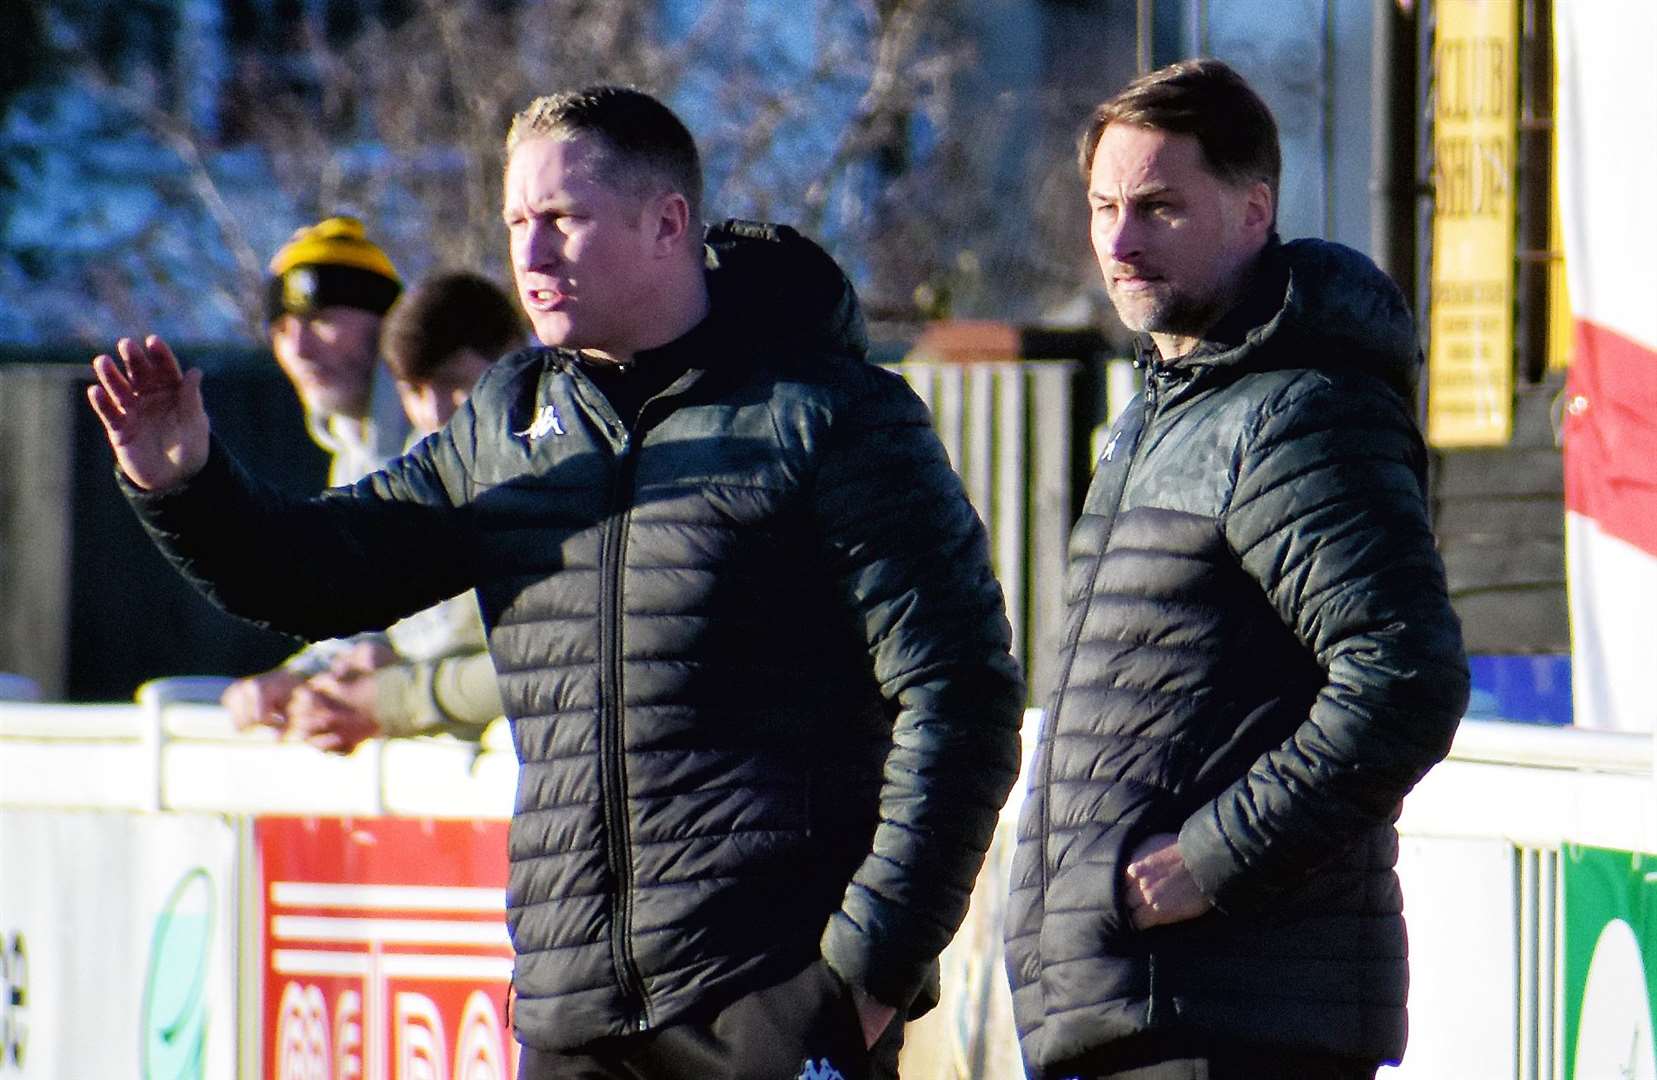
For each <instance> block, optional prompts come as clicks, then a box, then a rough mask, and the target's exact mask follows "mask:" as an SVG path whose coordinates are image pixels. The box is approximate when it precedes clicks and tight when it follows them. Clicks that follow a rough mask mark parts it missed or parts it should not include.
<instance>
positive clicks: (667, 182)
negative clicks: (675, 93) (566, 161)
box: [506, 86, 702, 222]
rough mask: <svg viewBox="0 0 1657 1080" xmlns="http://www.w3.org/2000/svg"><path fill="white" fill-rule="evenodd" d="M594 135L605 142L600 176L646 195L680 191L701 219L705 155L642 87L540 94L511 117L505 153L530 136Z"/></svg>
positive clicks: (692, 214) (695, 217) (564, 137)
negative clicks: (702, 154) (701, 154)
mask: <svg viewBox="0 0 1657 1080" xmlns="http://www.w3.org/2000/svg"><path fill="white" fill-rule="evenodd" d="M583 135H585V136H589V137H591V138H595V139H597V140H598V141H599V143H600V144H601V145H602V147H603V151H604V152H603V154H602V155H601V158H600V162H599V164H598V170H599V173H600V178H601V179H602V180H603V181H604V182H605V183H607V184H609V185H610V186H612V187H615V188H618V189H620V190H623V191H626V192H628V193H630V194H633V195H636V196H639V197H643V196H645V195H649V194H652V193H654V192H658V191H676V192H678V193H679V194H680V195H683V196H684V198H685V202H686V203H687V204H688V205H689V207H690V217H691V220H692V221H698V222H699V221H701V220H702V159H701V156H700V155H699V154H698V153H697V150H696V140H695V139H694V138H692V137H691V134H690V130H689V129H688V128H686V127H685V125H684V122H683V121H681V120H680V119H679V118H678V117H677V116H675V115H674V113H673V110H671V109H669V108H668V107H667V106H666V105H663V104H662V103H661V102H660V101H658V100H656V99H655V98H654V97H651V96H650V95H649V94H647V93H645V92H644V91H642V90H635V89H633V88H631V87H625V86H590V87H587V88H585V89H581V90H566V91H564V92H563V93H558V94H549V95H547V96H545V97H538V98H536V99H535V100H534V101H532V102H530V103H529V104H528V105H526V106H525V107H524V108H523V109H521V110H519V112H518V114H517V115H516V116H514V117H513V118H512V126H511V127H510V128H508V129H507V133H506V157H507V159H508V160H510V159H511V157H512V152H513V151H514V150H516V149H517V148H518V147H519V146H520V145H522V144H523V143H525V142H528V141H530V140H532V139H554V140H558V141H568V140H570V139H574V138H577V137H579V136H583Z"/></svg>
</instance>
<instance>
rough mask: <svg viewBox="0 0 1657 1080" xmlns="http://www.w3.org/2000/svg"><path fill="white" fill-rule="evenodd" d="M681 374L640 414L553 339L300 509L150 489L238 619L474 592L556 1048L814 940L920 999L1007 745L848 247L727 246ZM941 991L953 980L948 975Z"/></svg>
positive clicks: (853, 976)
mask: <svg viewBox="0 0 1657 1080" xmlns="http://www.w3.org/2000/svg"><path fill="white" fill-rule="evenodd" d="M710 253H711V254H710V263H711V265H710V270H709V278H708V280H709V287H710V293H711V297H712V304H713V307H712V314H711V315H710V316H709V318H708V319H707V320H706V321H704V323H703V324H702V325H701V326H700V327H698V328H697V329H695V330H693V331H692V332H691V333H690V334H689V335H687V336H686V337H685V338H682V339H680V340H679V341H678V342H675V343H673V344H671V345H669V346H666V347H665V348H664V349H663V350H661V351H660V353H659V354H650V353H647V354H641V355H640V356H639V357H638V363H639V364H640V365H641V366H642V365H646V364H651V363H656V362H660V363H677V364H680V365H683V364H685V363H688V365H689V367H690V368H691V370H690V371H689V372H687V374H686V375H685V376H684V377H682V378H681V379H679V380H678V381H676V382H675V383H674V384H673V385H672V386H670V387H669V388H668V389H667V390H666V391H664V392H663V393H662V394H660V395H658V396H656V397H655V398H654V399H652V400H651V401H650V402H649V403H647V404H646V405H645V406H644V409H643V411H642V413H641V414H640V416H639V419H638V422H637V424H636V425H635V426H634V428H633V430H631V431H628V430H627V429H626V428H624V427H623V426H622V424H621V422H620V421H619V420H618V419H617V417H616V415H615V413H614V411H613V410H612V409H611V408H610V405H609V403H608V401H607V400H606V399H605V398H604V397H603V395H602V394H600V393H599V392H598V391H597V390H596V389H595V388H594V386H593V384H592V383H591V382H590V381H588V379H587V377H586V376H585V375H584V374H583V373H582V371H581V370H580V366H579V365H578V364H576V363H574V362H573V358H572V357H571V356H570V355H569V354H567V353H563V352H560V351H557V350H552V349H531V350H527V351H525V352H522V353H519V354H516V355H514V356H512V357H509V358H507V359H505V360H503V361H501V362H500V363H499V364H497V365H496V367H495V368H494V369H493V370H492V371H491V372H490V373H489V374H488V375H486V376H485V378H484V379H483V381H482V382H481V383H480V384H479V386H478V388H477V390H476V392H475V393H474V395H473V397H472V400H471V402H470V403H469V404H468V406H467V407H465V408H463V409H462V410H461V411H460V412H459V413H458V414H457V415H456V417H455V419H454V421H453V422H452V423H451V424H450V426H449V427H448V428H447V429H446V430H445V431H443V432H441V433H439V434H438V435H436V436H434V437H432V438H430V439H428V440H426V441H425V442H424V443H422V444H421V445H420V446H419V447H417V448H416V449H415V450H414V451H412V452H411V453H410V454H409V455H408V456H406V457H404V458H403V459H401V460H399V461H397V462H394V463H393V464H392V465H391V466H390V467H388V468H387V470H386V471H384V472H382V473H379V474H376V475H374V476H371V477H369V478H368V479H367V480H365V481H363V482H362V483H360V484H358V485H356V486H355V487H353V488H349V489H341V490H337V491H333V492H330V493H328V494H326V495H324V496H323V497H322V498H321V499H319V500H315V501H312V502H311V503H308V504H303V505H295V504H283V503H282V502H280V501H279V500H278V499H277V498H276V496H274V495H273V494H272V493H270V492H269V491H267V490H264V489H262V488H260V487H257V486H256V485H254V484H252V483H251V482H250V481H249V480H247V479H246V478H245V477H239V476H238V475H237V474H236V473H235V471H234V470H233V468H232V467H231V466H230V464H229V463H228V461H227V460H226V459H225V458H224V457H223V456H222V455H221V454H219V453H218V452H217V451H215V454H214V457H213V460H212V461H211V462H210V464H209V465H208V467H207V469H206V470H205V471H204V472H203V473H202V474H200V475H199V476H198V477H197V478H196V479H195V480H193V481H192V482H191V484H190V485H189V487H188V488H187V489H186V490H185V491H184V492H183V493H181V494H174V495H168V496H163V497H160V498H155V497H139V498H137V500H136V501H137V503H138V505H139V507H140V509H141V511H142V512H143V513H144V514H145V515H146V517H147V518H148V521H149V523H150V525H151V528H152V531H153V532H154V533H155V534H156V535H157V537H158V539H160V540H161V541H162V542H163V543H164V545H165V546H167V547H168V548H169V549H170V550H171V551H172V552H173V554H174V557H175V561H177V562H178V563H179V564H180V565H181V567H182V568H183V569H184V570H185V571H186V572H187V573H189V574H191V575H192V576H193V577H195V578H196V579H197V580H198V581H201V582H203V583H205V585H206V587H207V588H208V589H209V590H210V592H211V593H212V594H213V595H214V596H215V597H216V598H217V599H218V600H219V601H220V602H221V603H222V604H224V605H225V606H226V607H227V608H229V609H230V610H232V611H235V612H238V613H242V614H246V615H249V616H253V617H255V618H257V619H259V620H260V621H262V622H265V623H267V624H269V625H274V626H277V627H280V628H283V629H287V630H290V631H294V632H298V633H301V634H304V635H306V636H312V637H315V636H325V635H337V634H340V633H343V632H347V631H351V630H357V629H362V628H366V627H371V626H376V625H382V624H384V623H385V622H387V621H389V620H390V619H392V618H394V617H396V616H398V615H401V614H404V613H406V612H408V611H413V610H417V609H419V608H421V607H423V606H425V605H426V604H428V603H430V602H432V601H433V600H434V599H438V598H441V597H444V596H448V595H451V594H453V593H455V592H457V591H459V590H461V589H463V588H466V587H471V586H474V585H475V586H476V587H477V590H478V595H479V598H480V601H481V603H482V608H483V612H484V618H485V622H486V624H487V626H488V628H489V638H490V651H491V653H492V654H493V656H494V660H495V664H496V667H497V668H498V670H499V673H500V678H501V689H502V698H503V700H504V702H505V706H506V711H507V713H508V715H509V717H510V718H511V720H512V723H513V729H514V737H515V739H516V743H517V748H518V756H519V759H520V761H521V763H522V767H521V771H520V774H519V780H518V795H517V806H516V812H515V814H514V816H513V821H512V829H511V884H510V888H509V891H508V906H509V909H510V910H509V912H508V921H509V924H510V927H511V933H512V940H513V944H514V946H515V948H516V950H517V953H518V963H517V969H516V975H515V979H516V987H517V991H518V1003H517V1011H516V1016H517V1026H518V1034H519V1037H520V1039H521V1040H522V1041H524V1042H526V1043H528V1044H531V1045H534V1046H537V1047H542V1048H546V1049H560V1048H567V1047H571V1046H575V1045H579V1044H582V1043H585V1042H588V1041H590V1040H592V1039H594V1038H596V1037H599V1036H605V1035H615V1034H623V1033H628V1032H636V1031H640V1030H643V1029H645V1028H647V1027H654V1026H657V1025H661V1024H665V1023H669V1022H672V1021H673V1020H675V1019H678V1018H682V1017H684V1016H685V1015H686V1014H687V1013H690V1012H694V1011H696V1010H700V1009H704V1008H711V1007H713V1006H715V1005H718V1004H721V1003H723V1002H725V1001H728V1000H731V999H733V998H735V997H737V996H740V995H741V994H742V993H744V992H745V991H747V990H750V989H753V988H755V987H757V986H758V985H761V984H762V983H764V982H765V981H767V980H770V979H775V978H778V977H781V976H782V975H784V974H786V973H788V972H790V971H792V970H795V969H797V968H798V967H800V966H801V965H802V964H804V963H806V962H809V961H810V960H812V959H814V958H816V957H817V956H819V955H821V956H823V957H824V958H826V959H827V960H828V962H829V964H830V965H831V966H832V967H833V968H834V969H835V970H836V971H837V972H838V973H839V974H840V975H841V976H842V977H843V978H844V979H845V980H847V981H848V982H849V983H852V984H854V985H860V986H862V987H864V988H866V989H867V990H868V991H869V992H870V993H872V994H873V995H874V996H875V997H877V998H879V999H881V1000H883V1001H886V1002H889V1003H892V1004H895V1005H899V1006H910V1007H912V1008H923V1007H924V1006H925V1004H926V1001H925V995H924V994H923V988H924V987H925V985H926V984H927V983H928V981H929V973H934V972H935V970H936V965H935V958H936V956H937V954H938V953H939V952H940V951H941V950H942V948H943V946H944V945H945V944H946V943H947V942H948V940H949V938H950V936H951V935H952V934H953V932H954V930H955V928H956V926H957V925H958V924H959V921H960V919H961V918H962V916H963V914H964V913H965V909H966V903H967V897H968V895H969V893H970V891H971V888H972V884H973V880H974V877H975V875H976V872H977V870H978V868H979V865H980V862H981V859H982V855H983V852H984V850H985V849H986V848H987V846H988V844H989V841H990V838H991V835H992V832H993V830H994V827H995V821H996V815H997V811H998V809H999V807H1000V806H1001V803H1002V802H1003V800H1004V798H1005V796H1006V793H1007V791H1008V789H1009V787H1010V786H1011V784H1012V780H1013V776H1014V774H1015V771H1016V769H1017V763H1018V745H1017V744H1018V735H1017V729H1018V721H1019V716H1020V712H1021V709H1022V703H1023V687H1022V684H1021V682H1020V679H1019V675H1018V671H1017V667H1016V665H1015V663H1014V662H1013V660H1012V658H1011V656H1010V654H1009V651H1008V650H1009V636H1010V635H1009V629H1008V625H1007V620H1006V617H1005V615H1004V613H1003V608H1002V599H1001V592H1000V588H999V586H998V585H997V583H996V581H995V580H994V578H993V577H992V576H991V572H990V569H989V563H988V556H987V550H986V540H985V535H984V531H983V528H982V526H981V525H980V523H979V521H978V519H977V517H976V515H975V514H974V513H973V511H972V509H971V507H970V506H969V505H968V503H967V501H966V499H965V497H964V495H963V493H962V489H961V485H960V483H959V481H958V480H957V478H956V476H955V474H954V473H953V471H952V470H951V469H950V465H949V462H948V459H947V458H946V457H945V455H944V452H943V450H942V448H941V446H940V444H939V442H938V441H937V439H936V437H935V436H934V435H933V433H932V430H931V426H930V423H929V419H928V417H927V413H926V410H925V408H924V407H923V406H922V405H921V403H920V402H919V400H918V399H917V398H916V397H915V396H914V395H913V394H912V393H911V392H910V391H909V390H908V388H907V386H906V385H905V384H904V382H903V380H902V379H901V378H899V377H898V376H896V375H894V374H893V373H891V372H888V371H884V370H882V369H880V368H878V367H875V366H872V365H870V364H868V363H867V362H866V361H865V359H864V356H863V339H862V336H861V335H862V322H861V316H860V315H859V314H858V311H857V308H856V302H855V298H854V296H853V294H852V292H851V290H850V286H849V285H848V284H847V283H846V281H845V278H844V276H843V275H842V274H841V273H840V271H839V269H838V268H837V267H836V266H835V265H834V264H833V263H832V261H830V260H829V259H828V257H827V256H826V255H824V254H823V253H822V252H821V250H820V249H818V248H816V247H815V245H812V244H810V243H809V242H807V241H805V240H803V239H802V238H800V237H798V236H797V235H796V234H794V233H793V232H792V231H790V230H769V229H763V228H758V227H746V226H731V227H727V228H724V229H721V230H715V231H714V232H713V233H712V234H711V235H710ZM931 977H932V978H935V975H931Z"/></svg>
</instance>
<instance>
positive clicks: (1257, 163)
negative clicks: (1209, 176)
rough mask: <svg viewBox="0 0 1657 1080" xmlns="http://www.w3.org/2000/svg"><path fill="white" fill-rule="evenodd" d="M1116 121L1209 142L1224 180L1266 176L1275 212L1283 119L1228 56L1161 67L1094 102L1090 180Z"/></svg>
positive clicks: (1212, 164)
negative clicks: (1279, 131) (1280, 120)
mask: <svg viewBox="0 0 1657 1080" xmlns="http://www.w3.org/2000/svg"><path fill="white" fill-rule="evenodd" d="M1111 124H1131V125H1133V126H1134V127H1143V128H1151V129H1153V130H1155V131H1166V132H1169V133H1171V134H1175V135H1190V136H1191V137H1192V138H1194V139H1196V140H1197V145H1198V146H1200V147H1202V156H1203V161H1204V162H1206V163H1207V165H1208V168H1209V171H1211V172H1212V173H1213V174H1214V175H1215V176H1217V177H1219V178H1220V179H1221V180H1223V181H1225V182H1226V183H1228V184H1231V185H1234V186H1241V185H1244V184H1251V183H1253V182H1255V181H1256V180H1260V181H1264V182H1265V184H1266V186H1267V187H1269V188H1270V189H1271V193H1272V208H1273V210H1274V212H1275V210H1276V208H1277V185H1278V178H1279V177H1280V176H1281V174H1282V172H1283V153H1282V150H1281V149H1279V147H1278V142H1277V121H1276V120H1273V119H1272V113H1271V109H1269V108H1267V107H1266V103H1265V102H1264V101H1262V100H1261V99H1260V95H1259V94H1256V93H1255V92H1254V89H1253V88H1252V87H1250V86H1249V84H1248V83H1246V82H1244V81H1243V77H1242V76H1241V75H1239V74H1237V72H1236V71H1234V70H1232V69H1231V68H1230V67H1229V66H1228V65H1226V64H1224V63H1222V62H1221V61H1219V60H1213V59H1206V58H1205V59H1198V60H1182V61H1180V62H1179V63H1177V64H1169V65H1168V66H1167V67H1164V68H1158V69H1157V70H1155V71H1152V72H1149V73H1147V74H1144V75H1141V76H1139V77H1138V78H1137V79H1135V80H1133V82H1130V83H1129V84H1128V85H1127V86H1125V87H1123V88H1122V89H1121V90H1120V91H1119V92H1117V94H1116V95H1115V96H1114V97H1112V98H1111V99H1110V100H1108V101H1106V102H1105V103H1104V104H1102V105H1100V106H1099V107H1098V108H1096V109H1094V110H1093V116H1092V117H1091V118H1090V119H1089V121H1088V124H1087V127H1086V129H1085V130H1084V131H1083V132H1082V138H1081V144H1080V148H1079V149H1080V164H1081V168H1082V176H1083V178H1084V179H1085V178H1086V177H1087V176H1088V175H1089V174H1090V173H1091V172H1092V169H1093V154H1094V151H1096V150H1097V149H1098V148H1099V140H1100V139H1101V138H1103V137H1104V134H1105V128H1107V127H1109V126H1110V125H1111Z"/></svg>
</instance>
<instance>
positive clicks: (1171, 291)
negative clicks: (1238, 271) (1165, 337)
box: [1107, 285, 1218, 337]
mask: <svg viewBox="0 0 1657 1080" xmlns="http://www.w3.org/2000/svg"><path fill="white" fill-rule="evenodd" d="M1107 291H1108V292H1109V295H1110V300H1111V305H1112V306H1113V307H1115V309H1116V317H1117V318H1119V319H1121V320H1122V325H1123V326H1125V327H1127V328H1128V329H1129V330H1132V331H1134V332H1135V333H1140V334H1172V335H1176V336H1180V337H1199V336H1201V334H1202V332H1203V331H1204V330H1207V329H1208V328H1209V327H1210V326H1212V325H1213V324H1214V319H1215V318H1216V317H1217V315H1218V313H1217V312H1215V311H1214V306H1215V298H1214V297H1212V296H1200V297H1199V296H1192V295H1191V294H1190V293H1186V292H1182V291H1180V290H1179V289H1176V288H1175V287H1173V286H1171V285H1157V286H1154V287H1153V288H1152V289H1151V290H1149V291H1138V292H1134V293H1132V294H1126V293H1120V292H1118V291H1117V290H1115V289H1109V290H1107Z"/></svg>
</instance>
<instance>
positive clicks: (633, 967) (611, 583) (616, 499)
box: [598, 436, 650, 1031]
mask: <svg viewBox="0 0 1657 1080" xmlns="http://www.w3.org/2000/svg"><path fill="white" fill-rule="evenodd" d="M634 460H635V459H634V453H633V442H632V439H631V438H628V437H626V436H624V439H623V442H622V444H621V450H620V453H619V454H618V455H617V458H616V480H615V484H614V487H613V501H612V503H611V505H612V506H613V507H614V512H613V513H612V514H611V515H610V517H609V519H608V520H607V521H606V522H605V523H604V535H603V549H602V553H601V554H600V566H601V567H602V569H603V593H602V598H601V600H600V603H599V623H598V625H599V657H600V659H599V697H600V699H601V700H602V701H603V703H604V707H603V710H602V712H601V714H600V716H599V735H598V747H599V751H598V752H599V762H600V768H601V769H602V771H603V776H602V781H601V787H602V791H603V794H604V832H605V844H606V850H607V853H608V856H609V864H610V875H611V877H612V879H613V880H614V881H615V889H614V891H613V893H612V896H611V907H610V920H611V921H610V925H611V932H610V961H611V963H612V964H613V965H614V966H615V971H616V981H617V982H618V983H619V984H620V985H621V990H622V993H623V995H625V997H626V1000H627V1003H628V1005H629V1006H635V1005H636V1006H637V1015H636V1016H635V1017H634V1018H633V1019H632V1023H631V1027H632V1028H633V1030H634V1031H646V1030H648V1029H649V1027H650V999H649V998H648V997H647V996H646V994H645V989H644V980H643V979H642V978H641V977H640V976H639V969H638V964H637V962H636V961H635V960H634V958H633V860H632V839H631V835H630V830H629V828H628V822H627V773H626V767H625V757H624V754H625V747H624V741H625V740H624V735H623V731H622V723H623V720H624V719H625V718H624V715H623V713H624V711H625V710H624V709H623V707H622V693H623V683H622V659H621V655H622V642H621V586H622V570H623V565H624V562H625V558H626V550H627V528H628V524H629V522H630V519H631V517H632V499H633V481H634Z"/></svg>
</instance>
